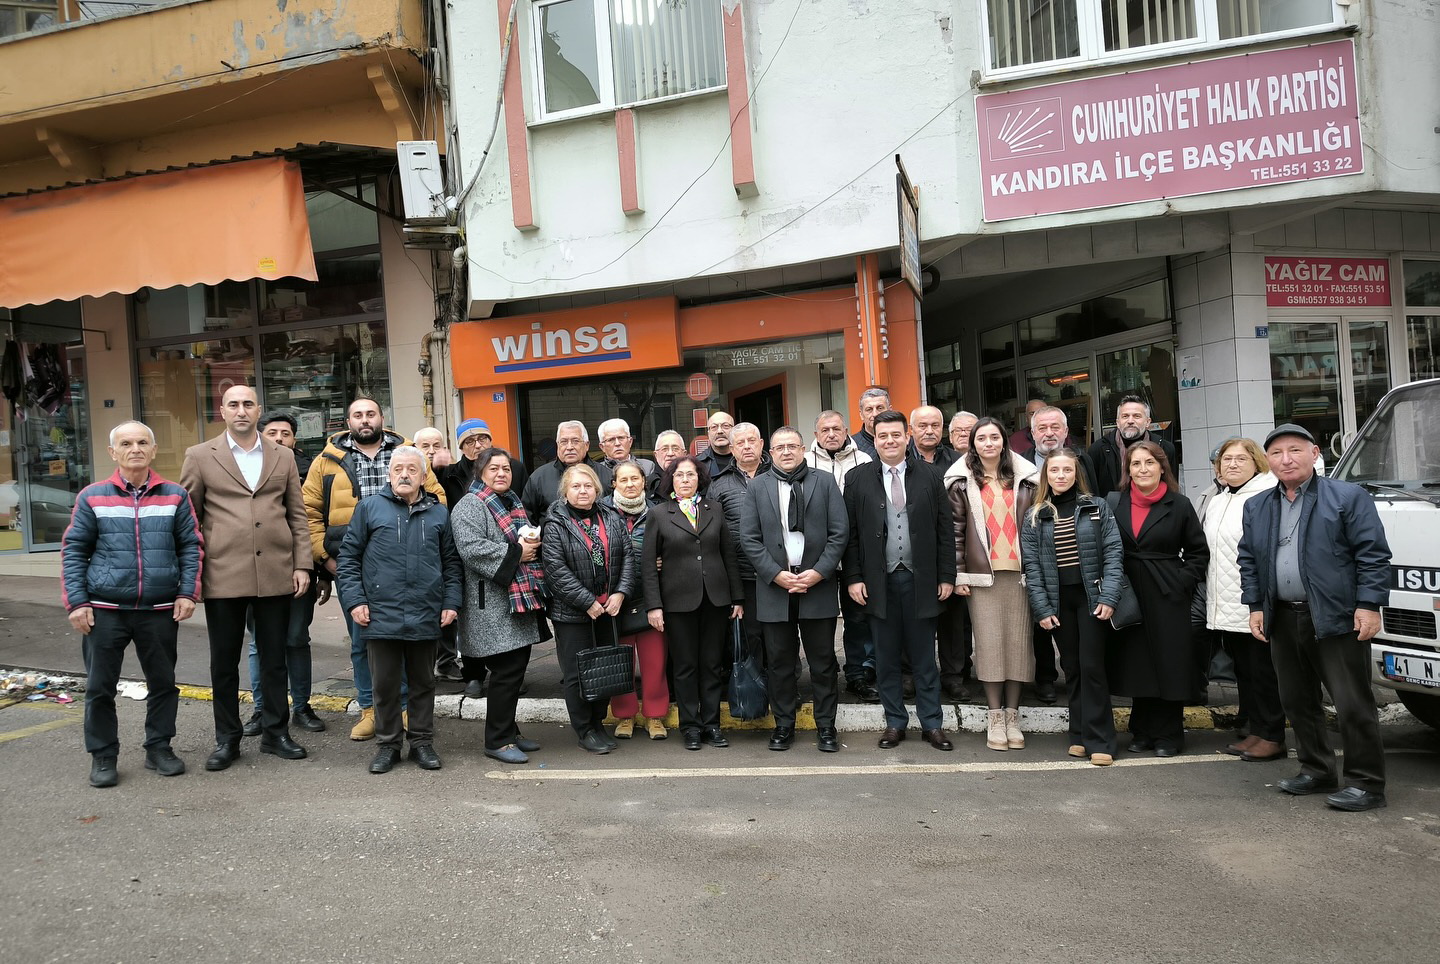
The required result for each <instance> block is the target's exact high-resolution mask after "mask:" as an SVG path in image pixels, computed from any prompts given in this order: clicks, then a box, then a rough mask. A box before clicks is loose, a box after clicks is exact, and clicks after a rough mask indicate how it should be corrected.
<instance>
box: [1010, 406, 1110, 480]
mask: <svg viewBox="0 0 1440 964" xmlns="http://www.w3.org/2000/svg"><path fill="white" fill-rule="evenodd" d="M1030 437H1031V438H1032V439H1034V440H1035V444H1034V445H1033V446H1031V447H1030V448H1028V449H1022V450H1020V451H1018V452H1016V453H1015V454H1016V455H1018V456H1020V457H1021V458H1022V459H1028V460H1029V461H1031V462H1033V463H1034V464H1035V467H1036V468H1040V469H1043V468H1044V467H1045V460H1046V459H1047V458H1049V457H1050V456H1052V455H1054V454H1055V453H1056V452H1059V451H1060V450H1061V449H1063V448H1066V447H1067V446H1069V445H1070V423H1069V419H1067V418H1066V417H1065V410H1064V409H1062V408H1057V407H1055V406H1054V405H1046V406H1044V407H1043V408H1040V409H1037V410H1036V412H1035V414H1034V415H1031V416H1030ZM1072 450H1073V451H1074V452H1075V454H1076V455H1077V456H1079V459H1078V461H1079V463H1080V471H1081V473H1082V474H1083V475H1084V477H1085V483H1086V484H1087V485H1088V486H1090V491H1091V492H1092V493H1093V492H1094V491H1095V488H1096V482H1095V464H1094V463H1093V462H1091V461H1090V455H1089V453H1088V452H1086V451H1085V450H1084V449H1080V448H1073V449H1072Z"/></svg>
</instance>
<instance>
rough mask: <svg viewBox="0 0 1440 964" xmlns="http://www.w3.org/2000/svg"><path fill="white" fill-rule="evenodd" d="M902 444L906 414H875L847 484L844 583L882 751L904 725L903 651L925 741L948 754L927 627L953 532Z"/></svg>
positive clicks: (932, 480) (931, 473)
mask: <svg viewBox="0 0 1440 964" xmlns="http://www.w3.org/2000/svg"><path fill="white" fill-rule="evenodd" d="M909 437H910V432H909V428H908V426H907V424H906V422H905V416H904V415H902V414H900V413H899V412H894V411H890V412H882V413H881V414H879V415H877V416H876V417H875V453H876V455H877V456H878V458H877V459H876V461H874V462H868V463H866V464H865V465H861V466H858V467H856V468H855V469H852V470H851V471H850V473H849V474H848V475H847V476H846V477H845V509H846V514H847V516H848V520H849V523H850V538H849V541H848V542H847V544H846V547H845V580H846V582H847V583H848V584H849V592H850V598H851V599H853V600H855V602H856V603H858V604H860V605H861V606H863V607H865V614H866V617H867V618H868V619H869V621H870V625H871V627H872V631H873V632H874V635H875V669H876V683H877V686H878V688H879V690H880V701H881V703H882V704H883V705H884V707H885V732H884V733H882V734H881V736H880V747H881V749H886V750H889V749H893V748H894V747H896V746H899V745H900V741H901V740H903V739H905V730H906V727H907V726H908V725H909V721H910V715H909V712H908V711H907V710H906V708H905V701H904V694H903V691H902V684H901V680H900V668H901V667H900V663H901V653H902V651H903V652H904V653H906V654H908V656H909V659H910V668H911V671H912V673H913V675H914V679H915V710H916V712H917V713H918V715H919V717H920V727H921V729H922V731H923V732H924V737H925V740H926V742H927V743H929V744H930V745H931V746H933V747H935V748H936V749H937V750H953V749H954V745H953V744H952V743H951V742H950V740H949V739H948V738H947V737H946V736H945V731H944V729H942V728H941V722H942V716H941V712H940V674H939V671H938V670H937V669H936V666H935V622H936V620H937V619H938V618H939V616H940V604H941V603H943V602H944V601H945V600H946V599H948V598H950V594H951V593H952V592H954V591H955V531H954V525H953V523H952V521H951V518H950V503H949V500H948V499H947V498H946V497H945V491H944V484H943V482H942V479H941V476H940V473H939V472H937V471H935V468H934V466H932V465H929V464H928V463H925V462H920V461H915V460H911V459H907V458H906V457H905V448H906V444H907V443H908V441H909Z"/></svg>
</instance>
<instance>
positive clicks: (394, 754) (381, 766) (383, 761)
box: [370, 746, 400, 773]
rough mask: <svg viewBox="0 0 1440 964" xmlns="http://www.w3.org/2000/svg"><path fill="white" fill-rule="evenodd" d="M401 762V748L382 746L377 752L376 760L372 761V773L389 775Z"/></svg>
mask: <svg viewBox="0 0 1440 964" xmlns="http://www.w3.org/2000/svg"><path fill="white" fill-rule="evenodd" d="M399 762H400V748H399V747H398V746H382V747H381V748H380V749H378V750H376V751H375V759H373V760H371V761H370V772H371V773H389V772H390V771H391V770H393V769H395V764H397V763H399Z"/></svg>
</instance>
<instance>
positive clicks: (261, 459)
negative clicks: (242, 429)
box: [225, 432, 265, 492]
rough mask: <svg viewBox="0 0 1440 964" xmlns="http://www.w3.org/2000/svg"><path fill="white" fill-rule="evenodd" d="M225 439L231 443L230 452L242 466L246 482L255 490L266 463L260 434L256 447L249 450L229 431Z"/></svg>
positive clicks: (256, 438)
mask: <svg viewBox="0 0 1440 964" xmlns="http://www.w3.org/2000/svg"><path fill="white" fill-rule="evenodd" d="M225 440H226V441H227V442H229V443H230V454H231V455H233V456H235V464H236V465H238V466H239V467H240V475H241V476H243V477H244V479H245V484H246V485H248V486H250V491H251V492H254V491H255V489H256V488H257V487H258V486H259V485H260V470H261V469H262V468H263V467H264V465H265V450H264V449H263V448H262V447H261V444H260V436H259V435H256V436H255V447H254V448H252V449H250V451H248V452H247V451H245V450H244V449H242V448H241V447H240V443H239V442H236V441H235V436H233V435H231V434H230V433H229V432H226V433H225Z"/></svg>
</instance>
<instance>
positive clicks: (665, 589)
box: [640, 455, 745, 750]
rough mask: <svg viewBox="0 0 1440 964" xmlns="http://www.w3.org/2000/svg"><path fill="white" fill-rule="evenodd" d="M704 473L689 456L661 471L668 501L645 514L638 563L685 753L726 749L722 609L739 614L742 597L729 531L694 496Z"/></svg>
mask: <svg viewBox="0 0 1440 964" xmlns="http://www.w3.org/2000/svg"><path fill="white" fill-rule="evenodd" d="M709 481H710V480H709V473H708V472H706V470H705V467H704V466H703V465H701V464H700V463H699V462H697V461H696V460H695V459H693V458H691V457H690V456H688V455H685V456H681V457H680V458H678V459H676V460H675V461H674V462H671V463H670V467H669V468H668V469H666V470H665V475H664V476H663V477H662V479H661V483H660V491H661V492H663V493H665V494H666V495H667V496H668V498H666V499H664V501H662V502H661V503H660V504H659V505H656V506H655V507H654V508H652V509H651V510H650V519H649V522H648V523H647V524H646V526H645V547H644V553H643V557H642V558H641V561H640V572H641V579H642V582H643V585H644V589H645V603H646V605H647V606H648V607H649V613H650V625H651V626H653V627H654V628H655V630H656V631H657V632H662V633H665V636H666V639H667V640H668V641H669V644H670V666H671V668H672V669H673V670H674V673H675V703H676V706H677V707H678V708H679V711H680V731H681V735H682V736H683V737H684V740H685V749H687V750H698V749H700V742H701V738H702V734H703V738H704V741H705V742H706V743H709V744H710V745H711V746H717V747H720V746H729V745H730V744H729V742H728V741H727V740H726V739H725V734H724V733H723V732H721V730H720V695H721V691H722V690H723V688H724V687H723V682H722V681H723V680H724V672H725V667H724V664H723V662H722V660H723V657H724V651H725V625H726V616H727V612H726V609H727V607H728V609H729V613H728V616H729V618H730V619H739V618H741V616H742V615H743V613H744V610H743V605H742V604H743V603H744V600H745V590H744V588H743V587H742V586H741V583H740V566H739V563H738V561H737V560H736V558H735V545H734V543H733V541H732V538H731V534H730V527H729V526H728V525H726V524H725V515H724V512H723V511H722V510H721V508H720V506H719V505H718V504H715V503H712V502H709V501H707V500H706V499H703V498H701V497H700V495H699V493H700V492H703V491H704V490H705V486H706V485H707V484H708V483H709Z"/></svg>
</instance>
